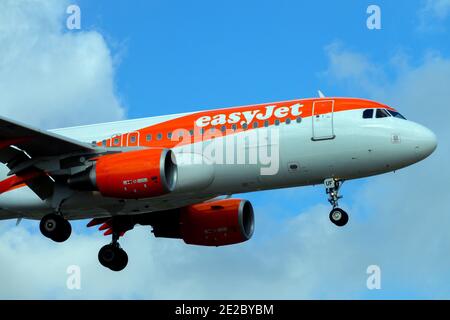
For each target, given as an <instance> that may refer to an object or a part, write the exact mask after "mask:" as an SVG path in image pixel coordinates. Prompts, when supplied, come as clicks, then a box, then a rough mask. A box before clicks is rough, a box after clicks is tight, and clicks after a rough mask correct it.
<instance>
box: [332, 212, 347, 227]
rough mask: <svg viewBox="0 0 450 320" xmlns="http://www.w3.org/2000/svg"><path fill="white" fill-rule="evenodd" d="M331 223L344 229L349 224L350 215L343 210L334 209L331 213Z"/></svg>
mask: <svg viewBox="0 0 450 320" xmlns="http://www.w3.org/2000/svg"><path fill="white" fill-rule="evenodd" d="M330 221H331V222H333V223H334V224H335V225H337V226H338V227H343V226H345V225H346V224H347V222H348V214H347V212H345V211H344V210H342V209H341V208H334V209H332V210H331V211H330Z"/></svg>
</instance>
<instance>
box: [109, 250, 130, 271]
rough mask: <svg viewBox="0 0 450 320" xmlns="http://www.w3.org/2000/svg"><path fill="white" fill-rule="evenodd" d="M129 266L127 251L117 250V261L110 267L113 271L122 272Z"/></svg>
mask: <svg viewBox="0 0 450 320" xmlns="http://www.w3.org/2000/svg"><path fill="white" fill-rule="evenodd" d="M127 264H128V255H127V253H126V252H125V250H123V249H121V248H119V249H118V250H117V259H116V260H115V261H114V264H113V265H112V266H111V267H110V269H111V270H112V271H116V272H118V271H122V270H123V269H125V267H126V266H127Z"/></svg>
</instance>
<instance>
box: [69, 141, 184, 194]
mask: <svg viewBox="0 0 450 320" xmlns="http://www.w3.org/2000/svg"><path fill="white" fill-rule="evenodd" d="M176 179H177V166H176V164H175V162H174V160H173V154H172V151H171V150H168V149H148V150H138V151H129V152H123V153H117V154H111V155H105V156H101V157H99V158H98V159H97V161H96V162H95V164H94V166H93V167H91V168H90V169H88V170H87V171H84V172H82V173H79V174H77V175H75V176H72V177H71V178H70V179H69V180H68V183H69V185H70V186H71V187H72V188H74V189H79V190H98V191H99V192H100V193H101V194H102V195H103V196H105V197H113V198H122V199H142V198H149V197H155V196H159V195H163V194H166V193H169V192H171V191H172V190H173V189H174V188H175V184H176Z"/></svg>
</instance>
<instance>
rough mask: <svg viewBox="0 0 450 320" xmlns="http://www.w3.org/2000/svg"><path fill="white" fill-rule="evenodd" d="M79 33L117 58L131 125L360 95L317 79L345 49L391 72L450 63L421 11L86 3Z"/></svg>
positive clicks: (399, 4)
mask: <svg viewBox="0 0 450 320" xmlns="http://www.w3.org/2000/svg"><path fill="white" fill-rule="evenodd" d="M79 4H80V6H81V8H82V14H83V20H82V23H83V28H86V29H89V30H98V31H99V32H101V33H102V34H103V35H104V36H105V37H106V39H107V42H108V44H109V45H110V48H111V49H112V51H113V53H114V54H115V55H116V56H117V57H118V61H119V66H118V68H117V69H116V72H117V76H116V84H117V89H118V92H119V95H120V97H121V99H122V102H123V104H124V105H125V106H126V108H127V115H128V117H130V118H135V117H146V116H149V115H159V114H165V113H168V112H173V113H176V112H184V111H190V110H198V109H201V108H211V107H216V106H217V107H221V106H233V105H241V104H251V103H256V102H267V101H277V100H285V99H290V98H297V97H309V96H314V95H316V91H317V89H319V88H320V89H322V90H323V91H324V92H325V93H327V94H328V95H352V96H360V95H362V94H361V93H360V92H358V91H357V90H354V89H352V88H341V87H340V86H339V84H337V83H334V82H330V81H327V79H326V78H325V79H324V78H323V77H320V73H321V72H322V71H324V70H325V69H326V68H327V64H328V59H327V56H326V55H325V54H324V49H325V47H326V46H328V45H329V44H330V43H332V42H333V41H341V42H343V43H345V45H346V46H347V47H349V48H351V49H352V50H355V51H358V52H361V53H363V54H365V55H367V56H368V57H369V58H370V59H371V60H373V61H374V62H379V63H382V64H385V63H386V61H387V60H388V59H389V57H390V56H392V55H394V54H396V53H398V52H400V51H401V52H404V53H405V54H407V55H408V56H410V57H411V59H412V62H414V63H418V62H420V60H421V59H422V56H423V54H424V52H426V51H427V50H429V49H430V48H431V49H435V50H436V49H437V50H440V51H441V52H442V53H444V54H448V53H449V44H448V33H447V32H435V33H434V32H427V33H421V32H418V31H417V29H418V27H419V24H420V17H419V14H418V10H419V8H420V7H421V6H422V5H423V1H406V0H405V1H377V2H376V4H378V5H379V6H380V7H381V9H382V30H379V31H370V30H368V29H367V28H366V19H367V17H368V15H367V14H366V9H367V7H368V5H369V4H372V2H370V1H354V0H344V1H339V2H336V1H314V2H311V1H285V0H283V1H264V0H263V1H136V0H135V1H132V2H131V4H130V3H129V2H119V1H115V2H111V1H102V0H100V1H95V2H94V1H80V2H79Z"/></svg>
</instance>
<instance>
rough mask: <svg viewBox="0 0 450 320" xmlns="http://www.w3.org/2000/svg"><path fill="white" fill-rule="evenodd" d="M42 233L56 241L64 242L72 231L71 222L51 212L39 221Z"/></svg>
mask: <svg viewBox="0 0 450 320" xmlns="http://www.w3.org/2000/svg"><path fill="white" fill-rule="evenodd" d="M39 229H40V230H41V233H42V234H43V235H44V236H45V237H47V238H49V239H52V240H53V241H55V242H64V241H66V240H67V239H69V237H70V235H71V233H72V226H71V225H70V222H69V221H67V220H66V219H64V218H63V217H62V216H60V215H58V214H55V213H50V214H47V215H46V216H44V217H43V218H42V219H41V222H40V223H39Z"/></svg>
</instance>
